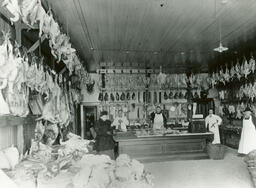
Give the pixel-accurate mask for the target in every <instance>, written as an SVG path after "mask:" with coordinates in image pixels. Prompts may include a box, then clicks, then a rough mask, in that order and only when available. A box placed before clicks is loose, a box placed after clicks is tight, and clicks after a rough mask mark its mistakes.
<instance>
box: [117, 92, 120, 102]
mask: <svg viewBox="0 0 256 188" xmlns="http://www.w3.org/2000/svg"><path fill="white" fill-rule="evenodd" d="M119 98H120V97H119V93H116V100H117V101H119Z"/></svg>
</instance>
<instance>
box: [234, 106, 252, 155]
mask: <svg viewBox="0 0 256 188" xmlns="http://www.w3.org/2000/svg"><path fill="white" fill-rule="evenodd" d="M255 149H256V117H255V116H254V115H252V110H251V109H250V108H249V107H246V109H245V111H244V119H243V129H242V133H241V138H240V142H239V147H238V153H239V154H242V155H243V154H244V155H246V154H248V153H250V152H251V151H253V150H255Z"/></svg>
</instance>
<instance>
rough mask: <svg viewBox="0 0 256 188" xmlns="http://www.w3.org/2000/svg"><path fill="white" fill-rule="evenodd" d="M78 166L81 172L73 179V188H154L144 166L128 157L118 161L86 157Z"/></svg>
mask: <svg viewBox="0 0 256 188" xmlns="http://www.w3.org/2000/svg"><path fill="white" fill-rule="evenodd" d="M77 165H78V166H80V167H82V168H81V170H80V171H79V172H78V173H77V174H76V175H75V176H74V178H73V179H72V185H71V187H73V188H129V187H133V188H153V187H155V186H154V183H153V182H152V179H153V178H152V176H151V174H150V173H148V172H145V170H144V165H143V164H141V163H140V162H138V161H137V160H135V159H131V158H130V157H129V156H128V155H126V154H122V155H120V156H119V157H118V158H117V159H116V161H113V160H111V159H110V158H109V157H108V156H105V155H92V154H91V155H90V154H89V155H85V156H84V157H83V158H82V159H81V160H80V161H79V163H77Z"/></svg>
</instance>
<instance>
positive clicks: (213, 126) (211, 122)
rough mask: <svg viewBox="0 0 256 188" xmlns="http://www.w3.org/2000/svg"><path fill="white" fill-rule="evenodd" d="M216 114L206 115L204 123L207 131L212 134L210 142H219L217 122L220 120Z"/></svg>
mask: <svg viewBox="0 0 256 188" xmlns="http://www.w3.org/2000/svg"><path fill="white" fill-rule="evenodd" d="M218 119H219V118H218V116H215V115H212V116H207V118H206V121H207V122H206V123H207V124H208V126H209V131H210V132H212V133H213V134H214V139H213V141H212V144H220V132H219V124H220V123H221V122H220V121H221V120H218Z"/></svg>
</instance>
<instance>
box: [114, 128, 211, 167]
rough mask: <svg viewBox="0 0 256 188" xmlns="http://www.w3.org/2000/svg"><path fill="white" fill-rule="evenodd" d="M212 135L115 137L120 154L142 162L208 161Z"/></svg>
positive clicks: (132, 135)
mask: <svg viewBox="0 0 256 188" xmlns="http://www.w3.org/2000/svg"><path fill="white" fill-rule="evenodd" d="M212 138H213V134H212V133H186V134H171V135H166V136H150V137H140V138H138V137H136V135H134V134H129V133H126V134H125V133H119V134H117V135H115V136H114V140H115V141H116V142H117V143H118V154H123V153H125V154H128V155H129V156H131V157H132V158H135V159H138V160H139V161H141V162H156V161H167V160H189V159H207V158H209V156H208V154H207V152H206V142H207V140H211V139H212Z"/></svg>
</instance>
